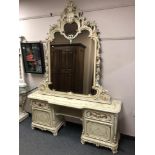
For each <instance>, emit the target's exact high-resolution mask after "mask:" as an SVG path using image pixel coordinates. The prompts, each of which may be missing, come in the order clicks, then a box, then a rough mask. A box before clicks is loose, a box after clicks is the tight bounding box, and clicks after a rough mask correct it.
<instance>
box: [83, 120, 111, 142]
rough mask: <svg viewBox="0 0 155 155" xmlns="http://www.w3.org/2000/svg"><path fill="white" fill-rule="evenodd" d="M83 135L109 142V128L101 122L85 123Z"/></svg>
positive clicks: (87, 121)
mask: <svg viewBox="0 0 155 155" xmlns="http://www.w3.org/2000/svg"><path fill="white" fill-rule="evenodd" d="M85 135H86V136H87V137H89V138H92V139H96V140H102V141H110V138H111V126H110V125H107V124H104V123H102V122H95V121H89V120H86V121H85Z"/></svg>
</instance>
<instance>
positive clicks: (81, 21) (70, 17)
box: [39, 0, 111, 103]
mask: <svg viewBox="0 0 155 155" xmlns="http://www.w3.org/2000/svg"><path fill="white" fill-rule="evenodd" d="M73 22H75V23H76V24H77V27H78V29H77V32H76V34H75V35H72V34H69V35H66V34H65V32H64V26H65V24H67V23H69V24H71V23H73ZM83 30H87V31H89V37H90V38H91V39H92V40H93V41H94V45H95V50H94V55H95V57H94V76H93V86H92V88H93V89H94V90H96V94H95V95H80V94H74V93H72V96H74V97H80V98H81V99H84V98H87V99H88V98H92V99H101V100H104V101H107V102H109V103H110V100H111V96H110V95H109V94H108V92H107V90H105V89H104V88H103V87H102V86H101V85H100V84H99V81H100V59H101V56H100V39H99V30H98V29H97V26H96V23H95V22H94V21H93V22H90V21H88V20H87V19H86V18H85V17H83V12H81V11H78V10H77V8H76V6H75V5H74V3H73V1H71V0H69V1H68V3H67V6H66V8H65V9H64V11H63V13H62V14H61V17H60V19H59V20H58V21H57V24H54V25H53V26H50V29H49V33H48V37H47V39H46V47H45V66H46V73H45V77H44V80H43V81H42V82H41V84H40V86H39V90H40V93H41V94H53V90H50V89H49V88H48V85H49V84H51V83H52V81H51V77H50V71H51V70H50V65H49V64H50V43H51V42H52V41H53V40H54V38H55V36H54V34H55V33H56V32H59V33H60V34H61V35H63V36H64V37H65V38H66V39H68V40H69V41H70V43H71V42H72V40H73V39H74V38H76V37H77V36H78V35H79V34H80V33H81V32H82V31H83ZM54 93H56V92H54ZM58 93H59V95H60V96H66V95H68V94H67V93H65V92H63V93H62V92H61V93H60V92H57V94H58Z"/></svg>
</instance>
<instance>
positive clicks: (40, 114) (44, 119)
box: [32, 109, 52, 126]
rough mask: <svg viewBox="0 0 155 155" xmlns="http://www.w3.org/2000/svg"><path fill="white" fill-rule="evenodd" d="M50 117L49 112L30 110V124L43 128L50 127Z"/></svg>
mask: <svg viewBox="0 0 155 155" xmlns="http://www.w3.org/2000/svg"><path fill="white" fill-rule="evenodd" d="M51 120H52V116H51V113H50V111H46V110H41V109H32V122H34V123H36V124H41V125H45V126H51Z"/></svg>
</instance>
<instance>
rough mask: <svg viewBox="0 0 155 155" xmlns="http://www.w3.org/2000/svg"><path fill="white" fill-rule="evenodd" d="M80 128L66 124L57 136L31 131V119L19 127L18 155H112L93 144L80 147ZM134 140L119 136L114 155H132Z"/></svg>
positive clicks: (79, 126)
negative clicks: (116, 150) (117, 146)
mask: <svg viewBox="0 0 155 155" xmlns="http://www.w3.org/2000/svg"><path fill="white" fill-rule="evenodd" d="M81 132H82V126H81V125H79V124H74V123H70V122H67V123H66V126H65V127H62V128H61V129H60V130H59V132H58V135H57V136H53V135H52V134H51V133H50V132H48V131H41V130H38V129H34V130H32V129H31V117H28V118H27V119H25V120H24V121H23V122H21V123H20V125H19V155H113V153H112V151H111V150H110V149H107V148H104V147H96V146H95V145H93V144H89V143H85V145H82V144H81V142H80V136H81ZM134 154H135V140H134V138H131V137H128V136H123V135H121V139H120V144H119V148H118V153H117V154H116V155H134Z"/></svg>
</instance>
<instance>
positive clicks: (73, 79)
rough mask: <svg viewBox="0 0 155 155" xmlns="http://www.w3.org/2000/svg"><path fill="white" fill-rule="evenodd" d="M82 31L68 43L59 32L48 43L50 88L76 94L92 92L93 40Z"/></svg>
mask: <svg viewBox="0 0 155 155" xmlns="http://www.w3.org/2000/svg"><path fill="white" fill-rule="evenodd" d="M88 36H89V32H88V31H86V30H85V31H82V33H81V34H79V35H78V36H77V37H76V38H75V39H74V40H73V42H72V44H70V43H69V40H67V39H66V38H65V37H64V36H63V35H61V34H60V33H59V32H57V33H55V39H54V40H53V41H52V42H51V45H50V61H51V63H50V65H51V66H50V67H51V82H52V84H51V85H49V88H50V89H55V90H56V91H61V92H73V93H77V94H92V85H93V68H94V64H93V63H94V50H95V47H94V41H93V40H92V39H90V38H89V37H88Z"/></svg>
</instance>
